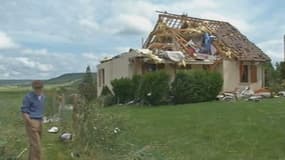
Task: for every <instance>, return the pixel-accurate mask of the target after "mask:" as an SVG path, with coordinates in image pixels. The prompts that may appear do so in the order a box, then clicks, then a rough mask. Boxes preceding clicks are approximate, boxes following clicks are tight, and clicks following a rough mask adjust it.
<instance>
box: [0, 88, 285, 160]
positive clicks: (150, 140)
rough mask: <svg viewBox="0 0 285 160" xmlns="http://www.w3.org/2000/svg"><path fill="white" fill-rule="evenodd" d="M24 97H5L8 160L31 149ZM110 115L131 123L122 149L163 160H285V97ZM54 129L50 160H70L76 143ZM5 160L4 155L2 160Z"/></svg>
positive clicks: (3, 135) (48, 139)
mask: <svg viewBox="0 0 285 160" xmlns="http://www.w3.org/2000/svg"><path fill="white" fill-rule="evenodd" d="M24 93H25V91H20V92H16V91H13V92H8V91H1V92H0V108H1V110H0V128H1V132H0V146H1V143H6V145H5V146H6V148H5V154H4V156H5V158H7V157H13V156H15V155H17V154H18V153H20V152H21V151H22V150H23V149H24V148H25V147H26V139H25V130H24V128H23V123H22V121H21V117H20V113H19V107H20V103H21V99H22V96H23V95H24ZM105 111H106V112H111V113H118V114H120V115H122V116H124V117H125V118H126V119H127V121H126V126H127V127H126V129H123V130H122V132H121V136H120V137H119V142H120V144H121V145H122V146H124V145H125V146H130V145H133V146H135V147H136V148H137V149H138V150H139V149H145V150H146V151H147V152H150V153H152V154H153V155H155V157H157V158H158V159H159V158H160V159H162V160H192V159H193V160H209V159H210V160H224V159H225V160H228V159H230V160H244V159H246V160H275V159H276V160H282V159H284V160H285V98H284V99H283V98H277V99H268V100H264V101H261V102H258V103H255V102H236V103H230V102H208V103H198V104H188V105H178V106H160V107H134V106H127V107H124V106H118V107H116V106H115V107H110V108H106V109H105ZM67 125H69V124H67ZM49 126H50V125H46V126H45V129H44V131H45V134H44V139H43V148H44V154H45V159H46V160H70V159H71V158H70V152H71V149H70V148H71V146H70V145H71V144H63V143H61V142H59V141H58V135H52V134H48V133H46V130H47V128H48V127H49ZM0 149H1V148H0ZM2 150H3V148H2ZM0 152H1V150H0ZM4 156H3V154H1V153H0V160H2V159H5V158H4ZM24 156H26V155H24ZM118 159H119V158H118ZM98 160H100V159H99V158H98Z"/></svg>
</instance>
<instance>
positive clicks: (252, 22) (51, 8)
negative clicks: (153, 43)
mask: <svg viewBox="0 0 285 160" xmlns="http://www.w3.org/2000/svg"><path fill="white" fill-rule="evenodd" d="M284 8H285V2H284V1H283V0H270V1H269V0H266V1H265V0H239V1H229V0H176V1H175V0H44V1H41V0H1V1H0V79H45V78H50V77H54V76H58V75H60V74H63V73H70V72H82V71H84V70H85V68H86V66H87V65H91V67H92V69H93V70H96V64H97V63H98V60H99V59H101V58H103V57H105V56H112V55H115V54H118V53H120V52H123V51H127V50H128V49H129V48H139V47H141V39H142V38H146V37H147V34H148V33H149V32H150V31H151V30H152V28H153V26H154V24H155V22H156V19H157V13H156V12H155V11H156V10H160V11H168V12H171V13H178V14H182V13H187V14H188V15H189V16H194V17H200V18H207V19H215V20H223V21H228V22H230V23H231V24H233V25H234V26H235V27H237V28H238V29H239V30H240V31H241V32H242V33H244V34H245V35H246V36H247V37H248V38H249V39H250V40H252V41H253V42H254V43H256V44H257V45H258V46H259V47H260V48H261V49H262V50H263V51H264V52H265V53H267V54H268V55H269V56H270V57H271V58H272V59H273V61H274V62H276V61H280V60H281V59H282V58H283V54H282V53H283V47H282V42H283V39H282V38H283V34H284V33H285V17H284Z"/></svg>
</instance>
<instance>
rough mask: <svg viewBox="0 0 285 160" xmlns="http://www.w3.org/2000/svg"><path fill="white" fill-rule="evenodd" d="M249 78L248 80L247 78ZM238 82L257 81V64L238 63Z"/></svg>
mask: <svg viewBox="0 0 285 160" xmlns="http://www.w3.org/2000/svg"><path fill="white" fill-rule="evenodd" d="M249 78H250V80H249ZM240 82H241V83H248V82H251V83H256V82H257V66H256V65H242V64H241V65H240Z"/></svg>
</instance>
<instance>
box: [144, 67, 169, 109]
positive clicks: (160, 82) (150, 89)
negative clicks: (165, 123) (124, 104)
mask: <svg viewBox="0 0 285 160" xmlns="http://www.w3.org/2000/svg"><path fill="white" fill-rule="evenodd" d="M169 82H170V76H169V75H168V74H167V73H165V72H163V71H157V72H149V73H146V74H145V75H143V78H142V84H141V88H140V90H139V97H140V98H141V100H142V101H143V102H144V103H147V104H151V105H159V104H163V103H165V102H166V101H167V99H168V96H169Z"/></svg>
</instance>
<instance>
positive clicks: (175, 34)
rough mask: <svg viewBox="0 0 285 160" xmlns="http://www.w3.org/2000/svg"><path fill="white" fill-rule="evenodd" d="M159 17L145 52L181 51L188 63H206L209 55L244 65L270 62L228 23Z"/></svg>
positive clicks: (161, 15) (181, 16)
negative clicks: (246, 63)
mask: <svg viewBox="0 0 285 160" xmlns="http://www.w3.org/2000/svg"><path fill="white" fill-rule="evenodd" d="M159 13H160V14H159V18H158V21H157V23H156V25H155V27H154V29H153V31H152V32H151V33H150V34H149V36H148V38H147V40H146V41H145V43H144V45H143V48H147V49H150V50H164V51H181V52H183V53H184V55H185V59H186V61H187V59H188V60H203V59H204V60H205V53H207V54H208V55H210V56H216V57H217V60H218V59H219V57H221V58H230V59H231V58H234V59H237V60H241V61H270V58H269V57H268V56H267V55H266V54H265V53H264V52H263V51H262V50H261V49H259V48H258V47H257V46H256V45H255V44H254V43H252V42H251V41H249V40H248V39H247V37H246V36H244V35H243V34H242V33H240V32H239V31H238V30H237V29H236V28H235V27H234V26H232V25H231V24H229V23H228V22H223V21H215V20H207V19H199V18H193V17H188V16H187V15H176V14H170V13H167V12H159ZM210 38H213V39H210ZM209 41H210V42H209ZM207 43H209V44H207ZM205 49H206V52H205ZM202 51H203V52H202ZM209 52H210V53H209ZM200 53H203V54H200ZM207 54H206V56H207ZM201 56H202V57H201ZM200 57H201V58H200ZM206 59H208V56H207V57H206Z"/></svg>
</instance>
